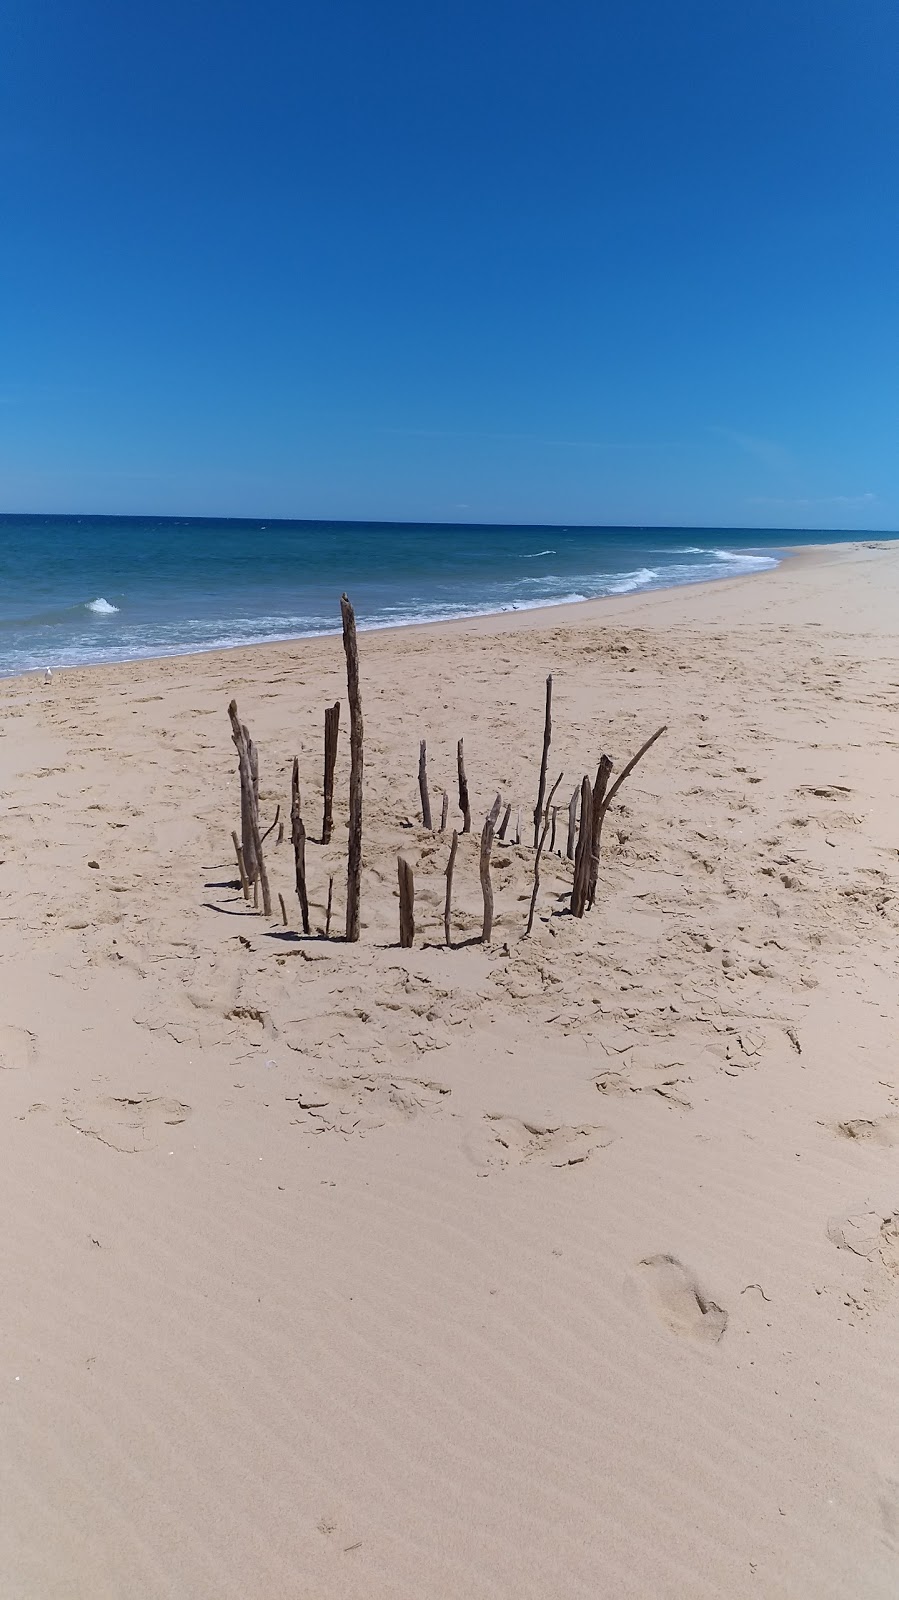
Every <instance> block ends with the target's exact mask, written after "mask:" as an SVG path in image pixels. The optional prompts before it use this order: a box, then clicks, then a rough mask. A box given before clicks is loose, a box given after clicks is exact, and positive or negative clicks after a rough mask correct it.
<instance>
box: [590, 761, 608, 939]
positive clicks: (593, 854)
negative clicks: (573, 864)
mask: <svg viewBox="0 0 899 1600" xmlns="http://www.w3.org/2000/svg"><path fill="white" fill-rule="evenodd" d="M611 775H612V762H611V759H610V757H609V756H601V757H600V761H599V766H598V767H597V769H596V781H595V782H594V784H593V837H592V839H591V842H590V881H589V883H588V884H587V910H588V911H591V910H592V908H593V902H594V900H595V899H596V880H597V877H598V876H599V841H600V835H601V834H602V819H603V817H604V816H605V810H604V801H605V797H606V789H607V788H608V786H609V778H610V777H611Z"/></svg>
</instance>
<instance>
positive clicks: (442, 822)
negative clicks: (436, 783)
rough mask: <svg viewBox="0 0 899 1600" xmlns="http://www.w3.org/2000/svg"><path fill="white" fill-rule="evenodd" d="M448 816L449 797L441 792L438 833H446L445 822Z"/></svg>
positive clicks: (444, 792)
mask: <svg viewBox="0 0 899 1600" xmlns="http://www.w3.org/2000/svg"><path fill="white" fill-rule="evenodd" d="M448 816H449V795H448V794H447V792H446V790H445V789H444V791H443V805H442V806H441V807H440V832H441V833H446V822H447V818H448Z"/></svg>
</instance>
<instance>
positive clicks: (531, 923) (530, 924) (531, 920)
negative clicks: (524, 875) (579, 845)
mask: <svg viewBox="0 0 899 1600" xmlns="http://www.w3.org/2000/svg"><path fill="white" fill-rule="evenodd" d="M563 777H564V773H562V772H560V773H559V776H558V777H557V779H556V781H555V783H554V784H553V786H552V789H551V790H550V793H549V799H548V800H547V802H546V821H545V822H544V824H543V828H542V831H541V834H540V838H539V840H538V843H537V854H536V855H535V857H534V887H533V889H532V890H531V909H530V911H529V912H528V925H527V927H526V928H525V930H524V936H525V938H527V937H528V935H529V933H530V931H531V929H532V928H533V926H534V910H535V907H536V905H537V894H538V892H539V889H540V857H541V856H542V854H543V846H544V845H545V843H546V835H547V833H548V831H549V811H550V807H551V806H552V803H553V795H554V794H555V792H556V790H557V789H558V787H559V784H560V783H561V782H562V779H563ZM555 821H556V813H555V808H554V807H553V828H555Z"/></svg>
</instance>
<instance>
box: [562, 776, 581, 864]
mask: <svg viewBox="0 0 899 1600" xmlns="http://www.w3.org/2000/svg"><path fill="white" fill-rule="evenodd" d="M580 792H581V791H580V789H575V791H574V794H573V795H572V796H571V799H570V800H569V802H568V848H567V849H566V851H565V855H566V857H567V859H568V860H569V861H573V860H574V842H575V839H576V837H577V802H578V795H579V794H580Z"/></svg>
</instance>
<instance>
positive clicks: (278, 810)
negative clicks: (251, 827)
mask: <svg viewBox="0 0 899 1600" xmlns="http://www.w3.org/2000/svg"><path fill="white" fill-rule="evenodd" d="M280 821H281V807H280V806H277V807H276V809H275V820H274V822H273V823H272V825H271V827H270V828H266V830H265V832H264V834H263V835H262V843H263V844H265V841H266V839H267V838H268V836H269V834H270V833H274V831H275V829H276V828H277V826H278V823H279V822H280Z"/></svg>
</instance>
